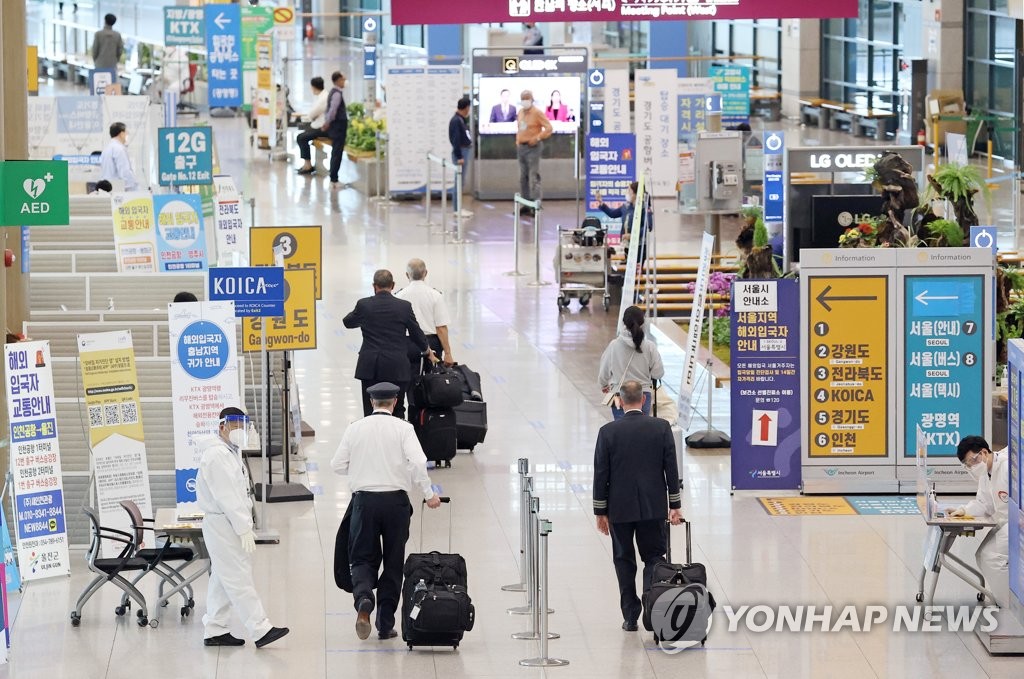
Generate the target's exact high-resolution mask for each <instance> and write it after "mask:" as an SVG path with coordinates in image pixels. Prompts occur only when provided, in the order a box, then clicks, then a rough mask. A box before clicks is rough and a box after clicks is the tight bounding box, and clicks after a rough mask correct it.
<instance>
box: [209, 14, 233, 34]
mask: <svg viewBox="0 0 1024 679" xmlns="http://www.w3.org/2000/svg"><path fill="white" fill-rule="evenodd" d="M213 23H215V24H217V28H219V29H220V30H222V31H223V30H224V27H225V26H227V25H228V24H230V23H231V19H228V18H226V17H225V16H224V12H221V13H220V14H218V15H217V18H216V19H214V20H213Z"/></svg>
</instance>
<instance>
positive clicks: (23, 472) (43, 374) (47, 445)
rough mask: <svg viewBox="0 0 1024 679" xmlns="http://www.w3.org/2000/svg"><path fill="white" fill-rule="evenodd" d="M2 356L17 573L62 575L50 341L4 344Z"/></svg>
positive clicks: (64, 539) (64, 553)
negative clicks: (19, 571)
mask: <svg viewBox="0 0 1024 679" xmlns="http://www.w3.org/2000/svg"><path fill="white" fill-rule="evenodd" d="M4 359H5V361H4V364H5V365H6V371H5V373H4V377H5V380H4V381H5V383H6V385H7V386H6V395H7V417H8V421H9V422H10V431H9V435H10V446H11V476H12V479H11V483H12V486H11V488H12V491H13V501H14V525H15V534H14V535H15V540H16V541H17V545H18V563H20V564H21V577H22V578H23V579H24V580H25V581H29V580H38V579H40V578H48V577H52V576H54V575H68V574H69V573H70V572H71V561H70V558H69V556H68V536H67V523H66V520H65V510H64V483H63V477H62V472H61V463H60V440H59V438H58V432H57V404H56V399H55V398H54V394H53V371H52V368H51V359H50V343H49V342H47V341H39V342H18V343H15V344H6V345H4ZM4 528H6V526H4ZM4 535H5V536H6V535H7V533H6V531H5V533H4ZM5 546H6V545H5ZM5 552H6V550H5ZM4 561H7V555H6V553H5V555H4Z"/></svg>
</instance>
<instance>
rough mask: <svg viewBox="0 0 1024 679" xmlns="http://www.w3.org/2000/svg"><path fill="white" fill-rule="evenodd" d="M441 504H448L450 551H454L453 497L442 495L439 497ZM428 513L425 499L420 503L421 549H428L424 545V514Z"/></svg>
mask: <svg viewBox="0 0 1024 679" xmlns="http://www.w3.org/2000/svg"><path fill="white" fill-rule="evenodd" d="M438 499H439V500H440V501H441V504H443V505H448V552H449V553H450V552H451V551H452V524H453V523H455V517H454V516H453V515H452V499H451V497H450V496H448V495H441V496H440V497H439V498H438ZM426 513H427V501H426V500H423V503H422V504H421V505H420V549H421V550H423V551H426V548H425V547H424V546H423V515H424V514H426Z"/></svg>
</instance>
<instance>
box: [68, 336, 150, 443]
mask: <svg viewBox="0 0 1024 679" xmlns="http://www.w3.org/2000/svg"><path fill="white" fill-rule="evenodd" d="M78 350H79V355H80V357H81V365H82V386H83V388H84V389H85V408H86V414H87V415H88V418H89V442H90V444H91V445H92V447H93V448H95V447H96V445H97V444H98V443H100V442H101V441H103V440H104V439H106V438H107V437H109V436H111V435H113V434H115V433H116V434H121V435H122V436H125V437H128V438H130V439H135V440H136V441H142V440H144V436H143V433H142V411H141V409H140V405H139V381H138V376H137V374H136V371H135V351H134V350H133V348H132V337H131V333H130V332H128V331H115V332H102V333H93V334H89V335H79V336H78Z"/></svg>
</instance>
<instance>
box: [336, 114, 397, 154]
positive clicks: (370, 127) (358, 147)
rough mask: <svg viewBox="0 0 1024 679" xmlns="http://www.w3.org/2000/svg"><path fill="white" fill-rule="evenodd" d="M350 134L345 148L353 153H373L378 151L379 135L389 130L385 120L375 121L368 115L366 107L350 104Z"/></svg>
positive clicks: (346, 139) (346, 137) (346, 138)
mask: <svg viewBox="0 0 1024 679" xmlns="http://www.w3.org/2000/svg"><path fill="white" fill-rule="evenodd" d="M345 110H346V111H347V112H348V133H347V135H346V136H345V148H348V149H350V150H353V151H362V152H371V151H376V150H377V133H378V132H383V131H384V130H385V129H387V126H386V124H385V122H384V120H375V119H374V118H373V116H372V115H371V116H368V115H366V107H365V106H363V105H362V104H360V103H354V104H349V105H348V106H347V107H346V108H345Z"/></svg>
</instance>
